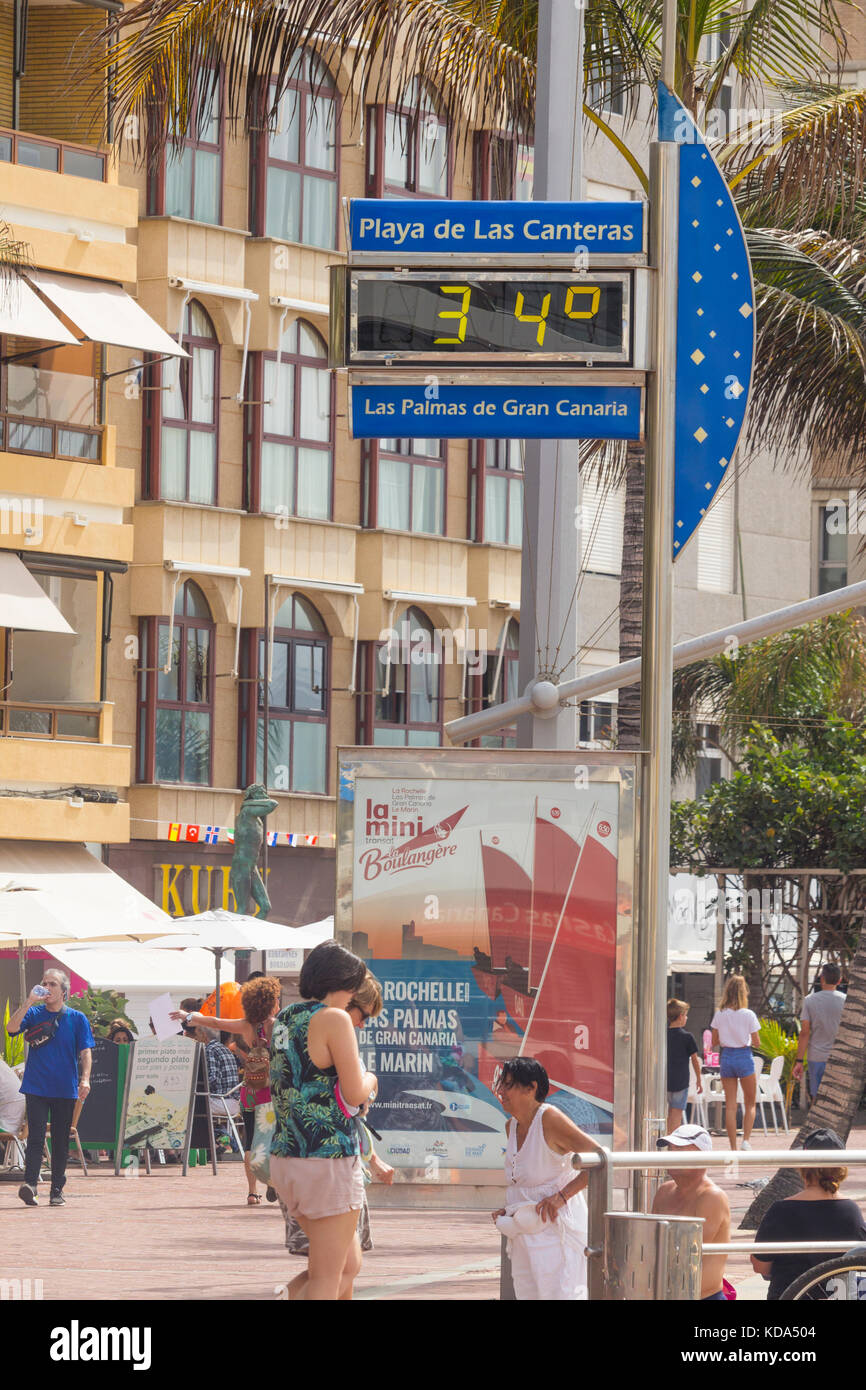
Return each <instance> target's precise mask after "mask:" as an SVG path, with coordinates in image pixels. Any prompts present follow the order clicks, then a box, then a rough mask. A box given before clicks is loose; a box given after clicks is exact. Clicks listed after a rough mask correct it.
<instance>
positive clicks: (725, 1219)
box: [653, 1125, 731, 1303]
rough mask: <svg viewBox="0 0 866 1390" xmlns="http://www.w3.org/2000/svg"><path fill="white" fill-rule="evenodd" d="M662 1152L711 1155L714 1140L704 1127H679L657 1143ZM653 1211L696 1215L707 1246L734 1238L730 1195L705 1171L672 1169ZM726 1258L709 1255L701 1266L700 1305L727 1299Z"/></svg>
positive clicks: (660, 1189) (667, 1214)
mask: <svg viewBox="0 0 866 1390" xmlns="http://www.w3.org/2000/svg"><path fill="white" fill-rule="evenodd" d="M658 1147H659V1148H660V1149H674V1150H676V1151H677V1152H679V1153H682V1152H683V1151H684V1150H685V1151H688V1150H691V1151H693V1152H695V1153H712V1151H713V1141H712V1139H711V1138H710V1136H709V1134H708V1133H707V1131H706V1130H705V1129H704V1128H703V1126H702V1125H680V1126H679V1127H678V1128H677V1129H675V1130H674V1131H673V1133H672V1134H666V1135H665V1136H664V1138H662V1139H659V1140H658ZM653 1212H654V1213H655V1214H656V1215H658V1216H694V1217H698V1218H699V1219H701V1218H702V1219H703V1223H704V1224H703V1230H702V1234H701V1240H702V1243H703V1244H704V1245H727V1243H728V1241H729V1240H730V1236H731V1207H730V1203H729V1202H728V1199H727V1196H726V1195H725V1193H724V1192H723V1191H722V1189H721V1188H720V1187H717V1186H716V1184H715V1183H714V1182H713V1181H712V1179H711V1178H709V1177H708V1176H707V1170H706V1168H673V1169H672V1170H671V1175H670V1181H669V1182H665V1183H662V1185H661V1187H660V1188H659V1190H658V1192H657V1193H656V1195H655V1201H654V1202H653ZM726 1259H727V1256H726V1255H706V1256H705V1257H704V1259H703V1262H702V1265H701V1302H702V1303H715V1302H721V1301H722V1300H723V1299H724V1298H725V1293H724V1291H723V1287H722V1285H723V1283H724V1280H723V1275H724V1272H725V1261H726Z"/></svg>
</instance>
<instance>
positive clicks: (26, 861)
mask: <svg viewBox="0 0 866 1390" xmlns="http://www.w3.org/2000/svg"><path fill="white" fill-rule="evenodd" d="M13 888H15V889H27V888H37V889H41V890H42V891H43V892H44V893H45V894H46V896H48V897H50V899H51V900H52V902H57V903H58V904H60V907H61V911H62V913H63V922H64V925H65V926H66V927H68V929H69V930H70V932H71V933H72V934H73V935H74V936H75V937H76V938H77V939H78V940H79V941H88V940H96V941H99V940H113V941H119V940H124V939H128V938H134V939H137V940H147V939H148V938H149V937H155V936H164V935H167V934H168V933H169V932H173V931H176V928H175V926H174V923H173V921H172V919H171V917H169V915H168V913H167V912H163V911H162V908H160V907H157V905H156V903H152V902H151V901H150V899H149V898H146V897H145V896H144V894H143V893H139V891H138V889H137V888H133V886H132V884H130V883H127V882H126V879H124V878H121V877H120V875H119V874H116V873H114V871H113V870H112V869H109V868H108V866H107V865H106V864H103V863H102V862H101V861H100V860H99V859H96V858H95V857H94V856H93V855H92V854H91V853H90V852H89V850H87V849H86V848H85V847H84V845H82V844H64V843H59V842H52V841H48V840H46V841H41V840H3V841H0V889H6V890H8V889H13ZM38 896H39V895H37V894H35V893H34V894H30V893H27V892H15V893H12V892H4V893H3V897H4V899H6V898H9V899H10V901H14V904H15V906H16V907H20V913H21V916H22V920H24V919H26V914H27V902H28V899H29V898H31V897H32V898H37V897H38ZM64 944H65V943H64ZM79 973H82V972H79Z"/></svg>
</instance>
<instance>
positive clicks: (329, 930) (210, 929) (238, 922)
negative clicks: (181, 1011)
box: [150, 907, 334, 1009]
mask: <svg viewBox="0 0 866 1390" xmlns="http://www.w3.org/2000/svg"><path fill="white" fill-rule="evenodd" d="M175 925H176V927H177V928H178V933H177V934H174V933H173V934H172V935H171V936H167V937H165V939H162V938H161V937H157V938H156V940H154V941H151V943H150V944H151V946H164V947H165V948H166V949H178V948H181V947H189V946H199V947H204V949H205V950H207V951H212V952H213V955H214V964H215V974H216V1008H217V1009H219V1007H220V992H219V990H220V967H221V962H222V957H223V953H224V952H225V951H297V950H302V951H309V950H311V949H312V948H313V947H314V946H319V945H321V943H322V942H323V941H329V940H331V938H332V937H333V935H334V919H333V917H326V918H325V919H324V920H323V921H321V922H313V923H312V924H311V925H310V926H307V927H285V926H282V925H281V924H280V923H279V922H268V921H266V920H264V921H263V920H262V919H261V918H259V917H250V916H247V915H245V914H244V913H242V912H227V911H226V910H225V909H224V908H221V907H217V908H213V909H211V911H209V912H199V913H198V914H197V915H196V916H194V917H178V918H177V919H176V923H175Z"/></svg>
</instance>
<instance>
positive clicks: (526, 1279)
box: [493, 1057, 598, 1302]
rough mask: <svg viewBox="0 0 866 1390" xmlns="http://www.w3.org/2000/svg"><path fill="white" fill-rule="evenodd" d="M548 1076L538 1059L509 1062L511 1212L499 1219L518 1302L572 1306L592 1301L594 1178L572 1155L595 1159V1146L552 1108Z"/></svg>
mask: <svg viewBox="0 0 866 1390" xmlns="http://www.w3.org/2000/svg"><path fill="white" fill-rule="evenodd" d="M549 1089H550V1082H549V1080H548V1076H547V1072H546V1071H545V1070H544V1067H543V1066H542V1065H541V1063H540V1062H537V1061H536V1060H535V1058H534V1057H515V1058H513V1059H512V1060H511V1061H509V1062H506V1063H505V1064H504V1066H503V1068H502V1074H501V1076H500V1079H499V1081H498V1082H497V1085H496V1091H497V1094H498V1096H499V1100H500V1103H501V1105H502V1108H503V1109H504V1110H506V1111H507V1112H508V1114H509V1116H510V1119H509V1121H508V1126H507V1133H508V1144H507V1148H506V1150H505V1176H506V1180H507V1183H508V1187H507V1190H506V1193H505V1206H504V1207H502V1208H500V1210H499V1211H495V1212H494V1213H493V1220H494V1221H495V1222H496V1224H497V1226H498V1227H499V1229H500V1230H501V1231H502V1233H503V1235H506V1236H507V1237H508V1252H509V1256H510V1259H511V1273H512V1278H513V1281H514V1295H515V1298H517V1299H518V1300H521V1301H524V1300H530V1299H538V1300H544V1301H545V1302H549V1301H560V1302H561V1301H571V1300H575V1299H585V1298H586V1297H587V1283H586V1253H585V1251H586V1241H587V1208H586V1199H585V1197H584V1196H583V1189H584V1188H585V1187H586V1184H587V1182H588V1180H589V1176H588V1174H587V1173H586V1172H585V1171H584V1172H578V1171H576V1170H575V1169H574V1168H573V1167H572V1165H571V1155H572V1154H573V1153H592V1152H595V1151H596V1150H597V1149H598V1145H597V1144H596V1142H595V1140H593V1139H590V1138H589V1136H588V1135H587V1134H584V1132H583V1130H581V1129H578V1127H577V1125H576V1124H574V1123H573V1121H572V1120H570V1119H569V1118H568V1116H567V1115H566V1114H564V1113H563V1112H562V1111H561V1110H559V1109H557V1108H556V1106H553V1105H545V1104H544V1103H543V1102H544V1098H545V1096H546V1095H547V1093H548V1091H549Z"/></svg>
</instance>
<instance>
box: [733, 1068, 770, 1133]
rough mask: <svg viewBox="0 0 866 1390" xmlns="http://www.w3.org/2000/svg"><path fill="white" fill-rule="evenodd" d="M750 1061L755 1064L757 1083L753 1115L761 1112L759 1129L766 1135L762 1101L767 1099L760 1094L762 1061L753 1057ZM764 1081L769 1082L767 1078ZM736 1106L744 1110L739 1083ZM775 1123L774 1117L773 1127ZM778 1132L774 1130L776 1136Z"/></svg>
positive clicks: (765, 1119)
mask: <svg viewBox="0 0 866 1390" xmlns="http://www.w3.org/2000/svg"><path fill="white" fill-rule="evenodd" d="M752 1060H753V1061H754V1064H755V1077H756V1079H757V1083H758V1084H757V1087H756V1090H755V1115H756V1116H757V1113H758V1111H759V1110H760V1112H761V1127H762V1129H763V1131H764V1133H765V1134H767V1133H769V1131H768V1129H767V1117H766V1115H765V1114H764V1101H765V1100H766V1099H767V1097H766V1096H765V1095H764V1094H763V1093H762V1090H761V1073H762V1072H763V1070H764V1059H763V1057H754V1058H753V1059H752ZM765 1079H766V1080H769V1077H767V1078H765ZM737 1104H738V1105H741V1106H743V1109H744V1110H745V1101H744V1099H743V1088H742V1086H741V1085H740V1083H739V1081H738V1082H737ZM775 1123H776V1119H775V1116H774V1117H773V1124H774V1125H775ZM778 1132H779V1131H778V1130H776V1133H777V1134H778Z"/></svg>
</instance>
